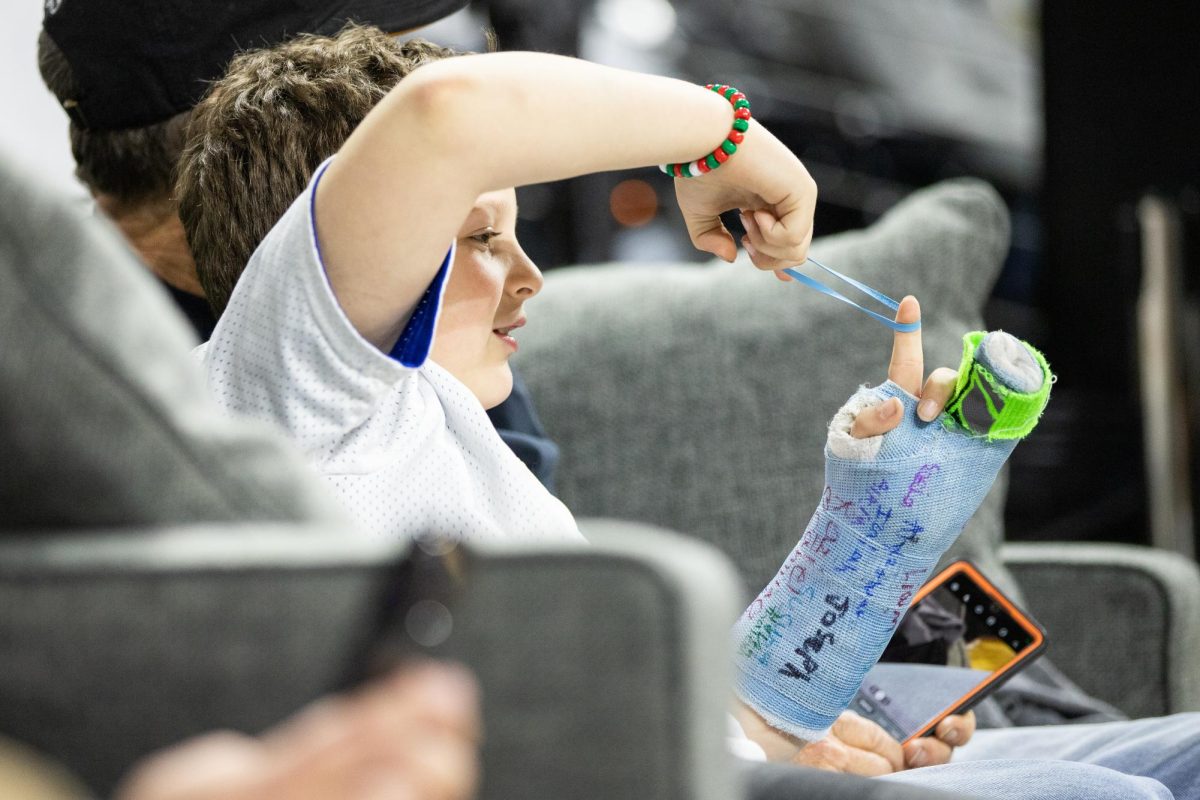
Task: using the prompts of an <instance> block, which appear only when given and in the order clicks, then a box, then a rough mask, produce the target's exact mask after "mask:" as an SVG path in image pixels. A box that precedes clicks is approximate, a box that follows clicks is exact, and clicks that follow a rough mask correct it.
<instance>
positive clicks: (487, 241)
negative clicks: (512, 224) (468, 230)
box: [470, 228, 500, 250]
mask: <svg viewBox="0 0 1200 800" xmlns="http://www.w3.org/2000/svg"><path fill="white" fill-rule="evenodd" d="M499 235H500V234H499V232H497V231H494V230H492V229H491V228H489V229H487V230H486V231H480V232H479V233H476V234H474V235H472V236H471V237H470V238H471V241H473V242H478V243H479V244H481V245H483V246H484V247H486V248H487V249H489V250H490V249H491V247H492V239H495V238H496V237H497V236H499Z"/></svg>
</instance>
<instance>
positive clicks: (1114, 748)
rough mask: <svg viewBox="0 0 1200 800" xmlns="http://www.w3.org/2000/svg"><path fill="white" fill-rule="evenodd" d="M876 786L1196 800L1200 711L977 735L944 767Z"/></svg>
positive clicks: (1081, 799) (1063, 799)
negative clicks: (899, 784) (900, 784)
mask: <svg viewBox="0 0 1200 800" xmlns="http://www.w3.org/2000/svg"><path fill="white" fill-rule="evenodd" d="M881 780H892V781H897V782H900V783H908V784H912V785H914V786H924V787H929V788H938V789H947V790H951V791H957V792H961V793H963V794H968V795H969V794H976V795H979V796H981V797H1003V798H1020V800H1042V798H1045V800H1077V799H1078V800H1108V798H1112V799H1113V800H1139V799H1140V798H1155V800H1170V798H1174V800H1200V713H1192V714H1175V715H1172V716H1169V717H1153V718H1150V719H1139V720H1133V721H1130V722H1106V723H1102V724H1097V725H1053V726H1046V727H1034V728H1001V729H997V730H986V731H979V732H977V733H976V734H975V736H974V738H972V739H971V742H970V743H969V744H967V745H966V746H965V747H961V748H959V749H958V750H957V751H956V752H955V756H954V760H953V761H952V762H951V763H949V764H945V765H942V766H940V767H926V768H924V769H914V770H909V771H907V772H901V773H896V774H894V775H888V776H886V777H884V778H882V779H881Z"/></svg>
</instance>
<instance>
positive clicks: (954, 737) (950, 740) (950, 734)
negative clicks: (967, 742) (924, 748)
mask: <svg viewBox="0 0 1200 800" xmlns="http://www.w3.org/2000/svg"><path fill="white" fill-rule="evenodd" d="M942 741H943V742H945V743H946V744H958V730H957V729H955V728H951V729H950V730H948V731H946V733H945V735H943V736H942Z"/></svg>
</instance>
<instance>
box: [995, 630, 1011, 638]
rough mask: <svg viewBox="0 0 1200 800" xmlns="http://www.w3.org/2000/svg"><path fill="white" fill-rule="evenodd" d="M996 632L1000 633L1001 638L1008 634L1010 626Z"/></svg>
mask: <svg viewBox="0 0 1200 800" xmlns="http://www.w3.org/2000/svg"><path fill="white" fill-rule="evenodd" d="M996 633H997V634H999V635H1000V637H1001V638H1003V637H1005V636H1008V628H1001V629H1000V630H998V631H996Z"/></svg>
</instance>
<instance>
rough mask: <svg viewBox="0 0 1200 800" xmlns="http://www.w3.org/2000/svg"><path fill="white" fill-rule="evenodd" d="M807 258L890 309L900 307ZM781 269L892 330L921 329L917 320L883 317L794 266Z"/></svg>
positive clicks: (876, 292)
mask: <svg viewBox="0 0 1200 800" xmlns="http://www.w3.org/2000/svg"><path fill="white" fill-rule="evenodd" d="M808 260H809V261H811V262H812V263H814V264H816V265H817V266H818V267H820V268H821V269H823V270H825V271H826V272H828V273H829V274H830V275H832V276H834V277H835V278H840V279H841V280H843V281H845V282H846V283H848V284H850V285H851V286H853V287H854V288H855V289H858V290H859V291H860V292H862V293H863V294H865V295H868V296H870V297H873V298H874V299H876V300H878V301H879V302H880V303H882V304H883V305H885V306H887V307H888V308H890V309H891V310H892V311H896V310H898V309H899V308H900V304H899V303H897V302H896V301H895V300H893V299H892V298H890V297H888V296H887V295H886V294H884V293H883V292H880V291H877V290H875V289H872V288H871V287H870V286H867V285H866V284H865V283H862V282H860V281H856V280H854V279H853V278H848V277H846V276H845V275H843V274H842V273H840V272H838V271H837V270H836V269H832V268H831V267H827V266H825V265H824V264H822V263H821V262H820V261H817V260H816V259H815V258H809V259H808ZM783 271H784V272H786V273H787V274H788V275H791V276H792V277H793V278H795V279H796V280H797V281H799V282H800V283H802V284H804V285H805V286H807V287H809V288H810V289H816V290H817V291H818V292H820V293H821V294H825V295H829V296H830V297H832V298H833V299H835V300H841V301H842V302H843V303H848V304H850V305H852V306H854V307H855V308H857V309H858V310H859V311H861V312H863V313H864V314H866V315H867V316H870V317H874V318H875V319H877V320H879V321H880V322H882V323H883V324H884V325H887V326H888V327H889V328H891V329H892V330H894V331H899V332H900V333H913V332H914V331H919V330H921V323H920V322H919V321H918V322H897V321H896V320H894V319H892V318H890V317H885V316H884V315H883V314H877V313H876V312H874V311H872V310H871V309H869V308H864V307H862V306H861V305H859V304H858V303H856V302H854V301H853V300H851V299H850V298H849V297H846V295H844V294H842V293H841V292H839V291H837V290H835V289H830V288H829V287H828V286H826V285H825V284H823V283H821V282H820V281H819V280H817V279H816V278H811V277H809V276H808V275H805V274H804V273H803V272H801V271H800V270H798V269H796V268H795V267H788V268H787V269H785V270H783Z"/></svg>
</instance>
